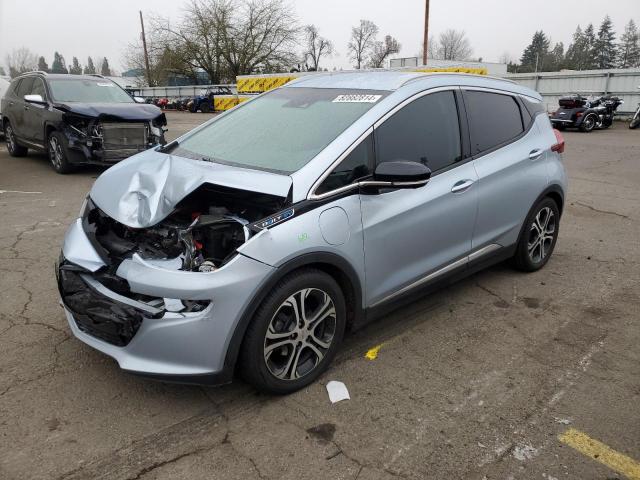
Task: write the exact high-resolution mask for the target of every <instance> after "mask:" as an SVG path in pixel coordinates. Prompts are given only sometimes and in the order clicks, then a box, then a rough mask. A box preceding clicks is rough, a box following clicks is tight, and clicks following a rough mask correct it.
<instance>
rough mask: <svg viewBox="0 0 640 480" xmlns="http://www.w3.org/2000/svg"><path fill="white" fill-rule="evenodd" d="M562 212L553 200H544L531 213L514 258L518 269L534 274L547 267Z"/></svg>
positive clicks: (556, 237)
mask: <svg viewBox="0 0 640 480" xmlns="http://www.w3.org/2000/svg"><path fill="white" fill-rule="evenodd" d="M559 227H560V212H559V210H558V206H557V205H556V202H555V201H553V200H552V199H551V198H548V197H547V198H544V199H542V200H541V201H540V202H539V203H538V204H537V205H536V207H535V208H534V209H533V210H532V211H531V213H530V214H529V216H528V217H527V220H526V222H525V225H524V230H523V231H522V234H521V235H520V241H519V242H518V246H517V248H516V254H515V256H514V257H513V260H514V263H515V266H516V268H518V269H519V270H522V271H525V272H534V271H536V270H539V269H541V268H542V267H544V266H545V264H546V263H547V261H548V260H549V257H551V254H552V253H553V249H554V247H555V246H556V240H557V239H558V230H559Z"/></svg>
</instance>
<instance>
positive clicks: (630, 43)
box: [618, 20, 640, 68]
mask: <svg viewBox="0 0 640 480" xmlns="http://www.w3.org/2000/svg"><path fill="white" fill-rule="evenodd" d="M618 67H619V68H633V67H640V33H638V27H637V26H636V24H635V22H634V21H633V20H629V23H627V26H626V27H625V28H624V33H623V34H622V36H621V37H620V43H619V44H618Z"/></svg>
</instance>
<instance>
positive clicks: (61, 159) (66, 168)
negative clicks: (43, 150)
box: [47, 132, 73, 174]
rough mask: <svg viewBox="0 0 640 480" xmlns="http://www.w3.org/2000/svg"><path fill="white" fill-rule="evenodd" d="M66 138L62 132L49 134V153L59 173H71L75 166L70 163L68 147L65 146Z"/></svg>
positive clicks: (50, 159) (52, 164)
mask: <svg viewBox="0 0 640 480" xmlns="http://www.w3.org/2000/svg"><path fill="white" fill-rule="evenodd" d="M65 141H66V140H65V138H64V137H63V136H62V135H61V134H60V132H51V133H50V134H49V142H48V148H47V150H48V154H49V161H50V162H51V166H52V167H53V169H54V170H55V171H56V172H58V173H62V174H64V173H69V172H71V171H72V170H73V167H72V166H71V164H70V163H69V157H68V155H67V148H66V146H65Z"/></svg>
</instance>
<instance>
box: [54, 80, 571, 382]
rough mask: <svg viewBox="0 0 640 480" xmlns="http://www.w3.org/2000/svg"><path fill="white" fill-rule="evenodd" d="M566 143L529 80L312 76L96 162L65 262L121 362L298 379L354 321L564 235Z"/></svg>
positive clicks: (70, 304) (541, 257)
mask: <svg viewBox="0 0 640 480" xmlns="http://www.w3.org/2000/svg"><path fill="white" fill-rule="evenodd" d="M563 150H564V140H563V139H562V137H561V135H560V133H559V132H557V131H554V130H553V129H552V127H551V124H550V122H549V119H548V117H547V115H546V114H545V111H544V107H543V104H542V103H541V97H540V95H539V94H537V93H536V92H534V91H532V90H530V89H528V88H525V87H522V86H519V85H516V84H514V83H511V82H509V81H506V80H500V79H494V78H488V77H479V76H473V75H461V74H423V73H408V72H357V73H338V74H314V75H309V76H304V77H302V78H299V79H298V80H295V81H293V82H291V83H289V84H287V85H286V86H284V87H281V88H278V89H276V90H273V91H270V92H268V93H265V94H263V95H261V96H259V97H257V98H255V99H254V100H251V101H249V102H246V103H244V104H241V105H240V106H238V107H236V108H234V109H233V110H231V111H229V112H227V113H225V114H222V115H220V116H218V117H216V118H213V119H212V120H211V121H209V122H207V123H205V124H204V125H202V126H200V127H198V128H196V129H195V130H193V131H191V132H189V133H187V134H186V135H184V136H182V137H180V138H179V139H177V140H176V141H174V142H172V143H170V144H168V145H166V146H163V147H157V148H155V149H151V150H148V151H146V152H142V153H139V154H137V155H135V156H133V157H131V158H129V159H127V160H125V161H123V162H121V163H119V164H117V165H116V166H114V167H112V168H110V169H109V170H108V171H106V172H105V173H103V174H102V175H101V176H100V177H99V178H98V179H97V181H96V182H95V184H94V186H93V188H92V189H91V192H90V193H89V195H88V197H87V199H86V201H85V202H84V204H83V206H82V209H81V211H80V213H79V216H78V218H77V219H76V220H75V221H74V222H73V223H72V224H71V226H70V228H69V230H68V232H67V234H66V237H65V240H64V246H63V248H62V254H61V256H60V261H59V266H58V270H57V274H58V285H59V289H60V295H61V297H62V302H63V305H64V311H65V313H66V316H67V319H68V322H69V326H70V328H71V330H72V331H73V333H74V335H75V336H76V337H77V338H79V339H80V340H81V341H83V342H85V343H87V344H88V345H90V346H92V347H93V348H95V349H97V350H100V351H101V352H104V353H105V354H107V355H109V356H111V357H113V358H114V359H115V360H116V361H117V362H118V364H119V365H120V367H121V368H122V369H124V370H126V371H129V372H132V373H136V374H141V375H145V376H148V377H154V378H158V379H162V380H168V381H176V382H192V383H198V384H209V385H211V384H220V383H225V382H229V381H231V379H232V377H233V375H234V373H235V372H236V371H237V372H238V373H240V374H241V375H242V376H243V377H244V378H245V379H246V380H247V381H248V382H250V383H251V384H253V385H255V386H256V387H257V388H258V389H261V390H263V391H267V392H272V393H280V394H283V393H289V392H293V391H295V390H297V389H300V388H302V387H304V386H305V385H308V384H309V383H311V382H313V381H314V380H315V379H316V378H318V376H319V375H320V374H321V373H322V372H323V371H325V370H326V369H327V367H328V366H329V364H330V363H331V361H332V360H333V358H334V357H335V355H336V352H337V350H338V348H339V347H340V343H341V342H342V339H343V336H344V334H345V331H346V330H347V329H354V328H358V327H360V326H362V325H363V324H365V323H366V322H368V321H371V320H372V319H374V318H376V317H380V316H381V315H383V314H385V313H386V312H389V311H390V310H391V309H393V308H395V307H397V306H398V305H400V304H402V303H403V302H406V301H409V300H411V299H415V298H417V297H420V296H422V295H424V294H425V293H427V292H428V291H430V290H434V289H435V288H437V287H439V286H442V285H443V284H445V283H448V282H451V281H452V280H454V279H457V278H461V277H463V276H465V275H469V274H471V273H473V272H475V271H477V270H479V269H481V268H484V267H486V266H488V265H491V264H494V263H496V262H500V261H503V260H506V259H510V260H511V261H512V263H513V265H514V266H515V267H517V268H518V269H520V270H523V271H529V272H530V271H534V270H538V269H540V268H542V267H543V266H544V265H545V264H546V263H547V261H548V260H549V257H550V256H551V254H552V252H553V249H554V246H555V243H556V240H557V238H558V231H559V222H560V215H561V213H562V208H563V205H564V203H565V200H564V197H565V191H566V185H567V179H566V174H565V170H564V167H563V164H562V157H561V153H562V151H563Z"/></svg>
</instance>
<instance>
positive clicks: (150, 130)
mask: <svg viewBox="0 0 640 480" xmlns="http://www.w3.org/2000/svg"><path fill="white" fill-rule="evenodd" d="M0 111H1V112H2V126H3V128H4V131H5V137H6V141H7V148H8V150H9V153H10V154H11V156H13V157H23V156H25V155H26V154H27V151H28V149H30V148H31V149H34V150H37V151H46V152H47V153H48V155H49V159H50V161H51V165H52V166H53V168H54V169H55V170H56V172H58V173H67V172H69V171H71V170H72V169H73V167H74V166H76V165H82V164H85V165H86V164H106V165H110V164H113V163H115V162H118V161H120V160H122V159H124V158H127V157H130V156H131V155H135V154H136V153H138V152H141V151H143V150H146V149H148V148H150V147H153V146H154V145H158V144H164V143H165V142H164V126H165V125H166V124H167V121H166V118H165V115H164V113H162V111H161V110H160V109H159V108H158V107H156V106H154V105H147V104H140V103H137V102H136V100H135V99H134V98H133V97H131V96H130V95H129V94H128V93H127V92H126V91H125V90H123V89H122V88H121V87H120V86H119V85H118V84H116V83H115V82H113V81H111V80H109V79H108V78H105V77H102V76H101V75H58V74H47V73H44V72H30V73H27V74H24V75H21V76H19V77H17V78H15V79H14V80H13V81H12V82H11V85H10V87H9V89H8V90H7V93H6V94H5V96H4V98H3V99H2V103H1V108H0Z"/></svg>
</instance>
